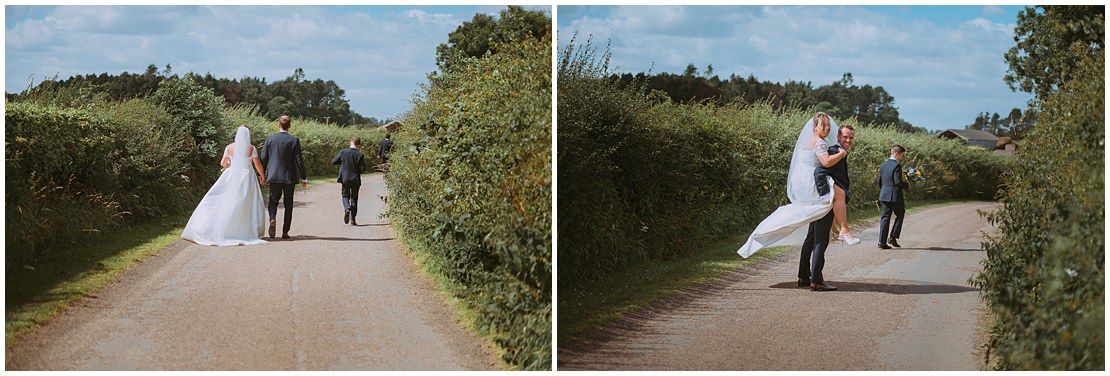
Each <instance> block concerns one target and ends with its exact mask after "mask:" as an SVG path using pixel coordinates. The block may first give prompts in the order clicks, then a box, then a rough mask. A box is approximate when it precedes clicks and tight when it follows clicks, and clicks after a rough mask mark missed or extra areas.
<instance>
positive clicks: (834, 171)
mask: <svg viewBox="0 0 1110 376" xmlns="http://www.w3.org/2000/svg"><path fill="white" fill-rule="evenodd" d="M855 138H856V130H855V128H852V126H851V125H850V124H844V125H841V126H840V132H839V133H838V134H837V136H836V140H837V144H836V145H832V146H829V155H833V154H836V153H839V152H840V149H841V148H843V149H844V150H851V149H852V142H853V141H855ZM818 168H824V167H818ZM824 173H825V174H827V175H828V176H829V177H832V179H833V183H834V184H836V185H839V186H840V188H841V189H843V190H844V198H845V199H850V198H852V195H851V194H850V193H848V186H849V184H850V183H851V182H850V181H849V180H848V157H844V159H841V160H840V162H837V163H836V164H835V165H833V166H832V167H829V168H828V169H827V171H825V172H824ZM833 218H834V216H833V212H832V210H829V213H828V214H825V216H824V217H821V219H818V220H816V221H813V222H810V223H809V232H807V233H806V240H805V242H803V243H802V255H801V257H800V259H799V262H798V287H805V286H809V289H810V290H813V291H836V286H833V285H830V284H827V283H825V277H824V275H823V274H822V273H821V271H822V270H823V269H824V268H825V250H827V249H828V248H829V232H830V231H832V223H833Z"/></svg>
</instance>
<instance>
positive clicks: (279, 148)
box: [259, 115, 308, 239]
mask: <svg viewBox="0 0 1110 376" xmlns="http://www.w3.org/2000/svg"><path fill="white" fill-rule="evenodd" d="M292 125H293V122H292V121H291V120H289V116H284V115H283V116H282V117H281V118H280V119H279V120H278V127H279V128H281V130H280V131H279V132H278V133H275V134H272V135H270V136H269V137H266V143H265V144H263V145H262V151H261V152H260V153H259V159H261V160H262V165H263V166H266V181H267V182H269V183H270V204H269V206H268V207H267V209H269V212H270V239H273V238H274V231H276V228H277V221H276V220H275V217H277V206H278V200H281V198H282V196H285V201H284V204H285V223H284V224H282V228H281V238H282V239H289V225H290V224H292V222H293V190H294V188H296V187H297V185H296V183H295V181H296V180H295V179H297V178H298V177H300V181H301V185H302V186H304V187H308V172H307V171H306V170H305V168H304V157H302V156H301V140H300V139H297V137H295V136H293V135H291V134H289V127H290V126H292Z"/></svg>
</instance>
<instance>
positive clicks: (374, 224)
mask: <svg viewBox="0 0 1110 376" xmlns="http://www.w3.org/2000/svg"><path fill="white" fill-rule="evenodd" d="M369 226H389V223H367V224H362V225H355V227H369Z"/></svg>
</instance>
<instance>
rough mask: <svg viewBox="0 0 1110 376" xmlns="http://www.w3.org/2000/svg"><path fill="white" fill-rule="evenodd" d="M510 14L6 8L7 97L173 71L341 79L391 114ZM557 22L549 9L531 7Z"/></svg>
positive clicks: (358, 97) (365, 110) (368, 110)
mask: <svg viewBox="0 0 1110 376" xmlns="http://www.w3.org/2000/svg"><path fill="white" fill-rule="evenodd" d="M504 8H505V6H501V5H496V6H494V5H491V6H139V5H130V6H103V5H101V6H12V5H8V6H5V7H4V15H5V22H4V29H5V45H4V46H5V63H4V69H5V72H4V77H5V82H4V89H5V91H7V92H9V93H18V92H21V91H23V90H24V89H26V88H27V86H28V83H29V82H31V81H32V80H33V82H34V83H36V84H37V83H39V82H42V80H43V78H44V77H53V76H54V75H55V74H57V75H58V77H59V78H62V79H64V78H68V77H70V76H73V75H77V74H81V75H84V74H90V73H91V74H99V73H109V74H117V75H118V74H120V73H123V72H130V73H143V72H144V71H146V67H147V66H148V65H150V64H154V65H155V66H157V67H158V68H159V70H161V69H163V68H164V67H165V66H166V64H169V65H170V66H171V67H172V69H173V72H174V73H177V74H184V73H186V72H195V73H200V74H204V73H211V74H212V75H213V76H216V77H223V78H230V79H241V78H243V77H264V78H266V79H267V81H268V82H273V81H277V80H281V79H283V78H286V77H289V76H291V75H292V74H293V70H294V69H296V68H298V67H299V68H303V69H304V72H305V78H306V79H308V80H315V79H322V80H325V81H327V80H334V81H335V82H336V83H337V84H339V86H340V87H341V88H343V89H344V90H345V91H346V93H347V99H348V100H349V101H350V103H351V110H353V111H355V112H358V113H359V114H362V115H363V116H367V117H375V118H378V119H384V118H394V117H397V116H399V115H401V114H403V113H404V112H405V111H406V110H408V109H409V108H411V107H412V106H411V105H410V104H409V103H408V100H409V99H411V98H412V94H413V93H414V92H416V91H417V90H418V85H419V84H421V83H424V82H426V81H427V80H426V74H428V73H429V72H432V71H434V70H435V48H436V46H437V45H439V44H440V43H446V42H447V34H449V33H451V32H452V31H454V30H455V28H456V27H458V26H459V25H460V24H462V22H464V21H469V20H470V19H471V18H473V17H474V14H476V13H488V14H491V15H494V16H496V15H497V14H498V13H499V12H500V11H501V10H502V9H504ZM526 8H529V9H543V10H546V11H547V12H548V14H551V7H550V6H527V7H526Z"/></svg>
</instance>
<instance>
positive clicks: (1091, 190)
mask: <svg viewBox="0 0 1110 376" xmlns="http://www.w3.org/2000/svg"><path fill="white" fill-rule="evenodd" d="M1104 67H1105V55H1104V54H1097V57H1096V58H1095V59H1091V58H1085V59H1083V61H1081V63H1080V66H1079V72H1080V73H1079V74H1077V75H1076V76H1077V77H1078V78H1077V79H1075V80H1073V81H1071V82H1069V83H1067V84H1066V85H1063V87H1062V88H1061V89H1060V90H1058V91H1056V92H1055V93H1053V94H1052V95H1051V96H1049V98H1048V99H1047V100H1046V101H1045V102H1044V103H1042V104H1041V105H1040V108H1039V114H1038V116H1037V118H1038V119H1039V121H1040V122H1039V123H1038V124H1037V125H1036V127H1035V128H1034V129H1033V131H1032V132H1031V133H1030V134H1029V137H1028V138H1027V139H1026V140H1025V142H1024V143H1023V144H1022V149H1021V153H1019V154H1018V160H1017V164H1016V165H1015V168H1014V169H1013V170H1012V171H1010V172H1009V173H1007V174H1006V175H1005V182H1006V186H1007V189H1006V191H1005V194H1004V197H1003V198H1002V202H1003V203H1004V204H1005V205H1004V207H1003V209H1002V210H1000V211H998V212H997V213H995V214H993V215H991V216H990V217H989V218H990V221H991V223H993V224H994V225H995V226H997V228H998V232H997V234H996V235H994V236H991V237H989V238H988V239H987V241H985V242H984V243H983V248H984V249H985V250H986V251H987V259H986V260H985V261H984V262H983V266H984V268H983V269H984V270H983V273H982V274H980V275H979V277H977V278H976V279H975V280H974V282H975V283H976V284H977V285H979V286H980V287H981V288H982V290H983V295H984V298H985V299H986V300H987V301H988V302H989V303H990V306H991V312H993V313H994V316H995V319H996V323H995V325H994V330H992V331H991V335H992V344H993V346H994V348H995V349H994V352H993V354H994V356H995V360H997V367H998V368H999V369H1006V370H1102V369H1105V346H1106V344H1105V337H1104V333H1105V291H1104V286H1105V283H1106V270H1105V269H1104V266H1105V263H1106V259H1105V247H1106V242H1105V238H1104V231H1105V228H1106V227H1105V226H1106V218H1105V216H1104V213H1105V210H1106V204H1105V201H1104V200H1105V196H1104V195H1105V180H1104V179H1105V177H1104V174H1105V168H1106V166H1105V162H1104V158H1105V152H1104V150H1105V147H1106V138H1105V137H1106V131H1105V126H1106V118H1105V113H1104V110H1105V107H1104V106H1105V93H1106V91H1105V90H1106V83H1105V74H1104V69H1105V68H1104Z"/></svg>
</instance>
